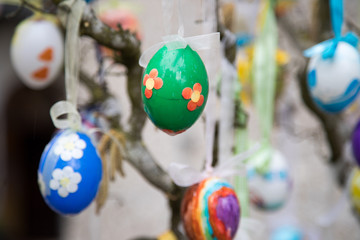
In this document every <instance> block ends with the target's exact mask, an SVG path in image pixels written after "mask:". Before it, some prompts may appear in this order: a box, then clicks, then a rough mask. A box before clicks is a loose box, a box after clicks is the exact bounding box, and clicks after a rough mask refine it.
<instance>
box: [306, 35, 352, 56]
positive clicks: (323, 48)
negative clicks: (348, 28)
mask: <svg viewBox="0 0 360 240" xmlns="http://www.w3.org/2000/svg"><path fill="white" fill-rule="evenodd" d="M341 41H342V42H346V43H348V44H350V45H351V46H353V47H355V48H356V47H357V45H358V41H359V39H358V37H357V36H356V35H355V33H353V32H348V33H347V34H346V35H345V36H341V37H339V38H336V37H335V38H332V39H329V40H326V41H324V42H321V43H319V44H316V45H315V46H313V47H311V48H309V49H306V50H305V51H304V56H305V57H312V56H315V55H318V54H322V58H323V59H328V58H333V57H334V54H335V51H336V47H337V45H338V44H339V42H341Z"/></svg>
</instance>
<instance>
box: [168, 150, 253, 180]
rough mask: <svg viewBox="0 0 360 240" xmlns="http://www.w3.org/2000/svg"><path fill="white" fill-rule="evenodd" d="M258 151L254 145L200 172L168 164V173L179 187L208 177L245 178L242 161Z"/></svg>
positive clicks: (187, 167) (183, 165)
mask: <svg viewBox="0 0 360 240" xmlns="http://www.w3.org/2000/svg"><path fill="white" fill-rule="evenodd" d="M258 149H259V145H258V144H256V145H255V146H254V147H253V148H252V149H250V150H248V151H246V152H243V153H240V154H238V155H236V156H234V157H232V158H230V159H227V160H226V161H224V162H222V163H220V164H219V165H218V166H216V167H214V168H210V169H205V170H204V171H201V172H200V171H198V170H196V169H194V168H192V167H190V166H188V165H185V164H180V163H170V165H169V168H168V173H169V175H170V177H171V179H172V180H173V181H174V183H175V184H176V185H178V186H181V187H188V186H191V185H194V184H196V183H199V182H201V181H202V180H204V179H205V178H208V177H220V178H225V177H229V176H233V175H243V176H245V174H246V169H245V165H244V161H246V160H247V159H248V158H249V157H250V156H252V155H253V154H254V153H255V152H256V151H257V150H258Z"/></svg>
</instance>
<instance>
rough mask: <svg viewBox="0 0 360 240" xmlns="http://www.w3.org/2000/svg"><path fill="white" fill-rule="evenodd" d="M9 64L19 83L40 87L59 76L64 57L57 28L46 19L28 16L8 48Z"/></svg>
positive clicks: (17, 29) (60, 35) (30, 86)
mask: <svg viewBox="0 0 360 240" xmlns="http://www.w3.org/2000/svg"><path fill="white" fill-rule="evenodd" d="M10 56H11V63H12V65H13V67H14V69H15V72H16V74H17V75H18V77H19V78H20V79H21V80H22V82H23V83H24V84H25V85H26V86H28V87H29V88H31V89H36V90H39V89H43V88H45V87H47V86H48V85H50V84H51V83H52V82H53V81H54V80H55V79H56V77H57V76H58V74H59V72H60V70H61V68H62V64H63V57H64V40H63V36H62V33H61V31H60V29H59V27H58V26H57V25H56V24H55V23H54V22H53V21H51V20H48V18H42V17H31V18H28V19H25V20H23V21H22V22H21V23H20V24H19V25H18V26H17V27H16V30H15V33H14V36H13V38H12V41H11V47H10Z"/></svg>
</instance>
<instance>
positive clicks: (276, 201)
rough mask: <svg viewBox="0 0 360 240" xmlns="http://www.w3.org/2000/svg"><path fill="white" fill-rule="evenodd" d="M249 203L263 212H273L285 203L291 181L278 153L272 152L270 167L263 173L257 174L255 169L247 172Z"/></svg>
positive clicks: (287, 168)
mask: <svg viewBox="0 0 360 240" xmlns="http://www.w3.org/2000/svg"><path fill="white" fill-rule="evenodd" d="M247 172H248V173H247V174H248V184H249V191H250V200H251V202H252V203H253V204H254V205H255V206H257V207H259V208H261V209H265V210H275V209H278V208H280V207H281V206H283V205H284V203H285V202H286V200H287V198H288V195H289V192H290V189H291V180H290V177H289V167H288V165H287V163H286V160H285V158H284V157H283V155H282V154H281V153H280V152H279V151H273V155H272V159H271V162H270V165H269V167H268V169H267V171H266V172H265V173H259V172H257V171H256V169H255V167H253V166H249V167H248V170H247Z"/></svg>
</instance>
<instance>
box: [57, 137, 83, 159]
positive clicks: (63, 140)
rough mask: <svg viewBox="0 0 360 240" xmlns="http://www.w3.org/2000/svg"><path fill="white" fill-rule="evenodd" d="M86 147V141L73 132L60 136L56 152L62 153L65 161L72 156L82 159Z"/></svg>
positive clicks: (61, 155)
mask: <svg viewBox="0 0 360 240" xmlns="http://www.w3.org/2000/svg"><path fill="white" fill-rule="evenodd" d="M85 147H86V143H85V141H84V140H82V139H80V138H79V136H78V135H77V134H76V133H73V134H70V135H67V136H62V137H60V139H59V141H58V144H57V146H56V147H55V149H54V153H55V154H56V155H60V158H61V159H62V160H63V161H69V160H71V159H72V158H75V159H80V158H81V157H82V156H83V154H84V153H83V149H85Z"/></svg>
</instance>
